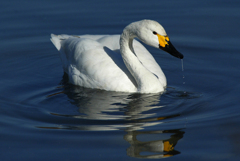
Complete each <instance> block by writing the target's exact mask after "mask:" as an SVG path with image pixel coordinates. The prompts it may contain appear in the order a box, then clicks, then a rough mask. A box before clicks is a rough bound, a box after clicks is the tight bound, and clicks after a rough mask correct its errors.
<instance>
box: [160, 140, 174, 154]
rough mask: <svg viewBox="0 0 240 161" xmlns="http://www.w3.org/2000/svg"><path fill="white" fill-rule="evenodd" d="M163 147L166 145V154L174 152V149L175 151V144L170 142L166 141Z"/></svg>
mask: <svg viewBox="0 0 240 161" xmlns="http://www.w3.org/2000/svg"><path fill="white" fill-rule="evenodd" d="M163 145H164V149H163V150H164V151H165V152H170V151H173V149H174V147H173V144H171V143H169V141H164V142H163Z"/></svg>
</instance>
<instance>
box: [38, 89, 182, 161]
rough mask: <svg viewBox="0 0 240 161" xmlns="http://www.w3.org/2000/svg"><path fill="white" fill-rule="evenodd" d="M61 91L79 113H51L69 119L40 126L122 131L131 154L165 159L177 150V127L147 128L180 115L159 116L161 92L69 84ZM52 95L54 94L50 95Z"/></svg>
mask: <svg viewBox="0 0 240 161" xmlns="http://www.w3.org/2000/svg"><path fill="white" fill-rule="evenodd" d="M63 93H64V94H66V95H67V96H68V98H69V100H70V102H71V104H73V105H74V106H75V107H77V108H78V113H77V114H76V115H68V114H60V113H51V115H54V116H58V117H65V118H69V119H68V120H69V121H68V122H67V123H66V124H64V125H58V126H57V127H39V128H47V129H71V130H88V131H110V130H122V131H125V132H126V134H125V135H124V136H123V138H124V140H125V141H127V142H128V143H129V144H130V146H129V147H128V148H127V155H129V156H131V157H137V158H164V157H170V156H173V155H176V154H179V153H180V152H178V151H176V150H174V147H175V145H176V144H177V142H178V140H180V139H181V138H182V137H183V134H184V132H183V131H181V130H180V129H175V130H169V129H168V130H157V131H152V130H151V131H147V129H149V128H150V129H153V127H154V126H159V125H160V124H164V123H165V122H169V120H171V119H174V118H175V117H178V116H179V114H174V115H170V116H163V115H162V116H160V114H159V112H158V110H159V109H161V108H163V107H164V106H162V105H160V97H161V95H160V94H130V95H129V94H127V93H120V92H107V91H103V90H96V89H86V88H83V87H76V86H72V85H65V86H64V91H63ZM53 96H55V95H54V94H53V95H50V97H53ZM159 127H161V126H159ZM154 128H155V129H156V127H154ZM161 128H162V127H161ZM153 136H154V137H153ZM146 139H150V140H146Z"/></svg>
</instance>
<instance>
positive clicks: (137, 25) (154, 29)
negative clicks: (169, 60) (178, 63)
mask: <svg viewBox="0 0 240 161" xmlns="http://www.w3.org/2000/svg"><path fill="white" fill-rule="evenodd" d="M126 28H127V29H128V28H129V29H130V30H131V31H132V32H133V35H134V37H137V38H139V39H140V40H141V41H142V42H143V43H145V44H147V45H150V46H153V47H156V48H160V49H162V50H164V51H166V52H167V53H169V54H171V55H173V56H175V57H177V58H180V59H183V55H182V54H181V53H180V52H178V51H177V50H176V49H175V47H174V46H173V45H172V43H171V42H170V40H169V37H168V36H167V33H166V31H165V30H164V28H163V27H162V25H160V24H159V23H158V22H156V21H153V20H142V21H137V22H133V23H132V24H130V25H129V26H127V27H126Z"/></svg>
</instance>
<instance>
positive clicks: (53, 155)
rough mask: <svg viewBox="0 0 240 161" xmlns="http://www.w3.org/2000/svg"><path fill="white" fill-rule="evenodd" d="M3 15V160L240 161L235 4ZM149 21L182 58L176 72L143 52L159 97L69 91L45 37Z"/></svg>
mask: <svg viewBox="0 0 240 161" xmlns="http://www.w3.org/2000/svg"><path fill="white" fill-rule="evenodd" d="M0 8H1V10H0V12H1V14H0V20H1V25H0V31H1V32H0V35H1V38H2V39H1V43H0V47H1V53H0V75H1V80H0V91H1V93H0V107H1V108H0V125H1V131H0V141H1V146H0V158H1V160H3V161H10V160H29V161H30V160H113V159H114V160H139V158H144V160H150V159H151V158H165V157H168V159H167V160H184V161H186V160H196V161H203V160H204V161H205V160H207V161H208V160H233V161H234V160H236V161H237V160H239V159H240V155H239V154H240V151H239V149H240V146H239V145H240V137H239V136H240V128H239V123H240V119H239V116H240V114H239V113H240V109H239V103H240V101H239V96H240V95H239V89H240V85H239V80H240V78H239V77H240V75H239V74H238V73H239V69H240V65H239V59H240V55H239V51H240V47H239V42H240V39H239V35H240V32H239V30H238V29H239V26H240V22H239V18H240V12H239V10H240V3H239V2H238V1H234V0H230V1H226V2H225V1H215V0H210V1H204V2H203V1H201V2H200V1H199V2H198V1H190V0H183V1H177V0H170V1H166V2H164V1H161V3H160V1H151V3H150V2H147V1H143V0H138V1H131V2H130V1H126V0H122V1H94V0H88V1H74V0H73V1H64V0H59V1H53V0H48V1H43V0H41V1H40V0H35V1H30V0H24V1H23V0H18V1H16V0H9V1H4V2H1V5H0ZM145 18H147V19H153V20H156V21H158V22H160V23H161V24H162V25H163V26H164V27H165V29H166V31H167V33H168V36H169V37H170V39H171V42H172V43H173V45H174V46H175V47H176V49H178V50H179V51H180V52H181V53H182V54H183V55H184V71H182V70H183V68H181V66H180V63H181V62H180V61H179V59H176V58H174V57H172V56H171V55H169V54H167V53H164V52H163V51H161V50H159V49H153V48H152V47H148V46H147V48H148V49H149V50H150V52H151V53H152V54H153V56H154V57H155V59H156V61H157V62H158V63H159V64H160V66H161V67H162V69H163V71H164V73H165V75H166V77H167V80H168V88H167V89H166V92H165V93H163V94H162V95H161V94H128V93H118V92H106V91H102V90H94V89H86V88H82V87H76V86H73V85H70V84H67V83H66V79H65V77H64V76H63V70H62V66H61V61H60V58H59V55H58V52H57V50H56V49H55V47H54V46H53V45H52V44H51V42H50V40H49V38H50V34H51V33H55V34H64V33H65V34H73V35H77V34H79V35H81V34H87V33H88V34H117V33H121V32H122V29H123V28H124V27H125V26H126V25H127V24H129V23H131V22H133V21H136V20H141V19H145ZM182 67H183V66H182ZM183 77H184V78H183ZM183 82H186V83H185V84H184V83H183Z"/></svg>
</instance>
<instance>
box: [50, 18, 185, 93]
mask: <svg viewBox="0 0 240 161" xmlns="http://www.w3.org/2000/svg"><path fill="white" fill-rule="evenodd" d="M136 37H137V38H138V39H140V40H141V41H142V42H144V43H145V44H147V45H150V46H153V47H156V48H161V49H163V50H164V51H166V52H168V53H170V54H171V55H173V56H175V57H178V58H180V59H182V58H183V55H182V54H181V53H179V52H178V51H177V50H176V49H175V48H174V47H173V45H172V44H171V42H170V41H169V38H168V36H167V34H166V32H165V30H164V28H163V27H162V26H161V25H160V24H159V23H158V22H156V21H152V20H142V21H138V22H133V23H131V24H130V25H128V26H127V27H126V28H125V29H124V30H123V33H122V35H121V36H120V35H95V36H94V35H81V36H70V35H54V34H51V41H52V43H53V44H54V45H55V46H56V48H57V49H58V50H59V51H60V56H61V60H62V64H63V69H64V72H66V73H67V74H68V77H69V81H70V83H72V84H74V85H79V86H83V87H87V88H98V89H104V90H108V91H121V92H139V93H158V92H163V91H164V89H165V87H166V85H167V83H166V77H165V75H164V73H163V72H162V70H161V68H160V67H159V65H158V64H157V63H156V61H155V60H154V58H153V57H152V55H151V54H150V53H149V52H148V50H147V49H146V48H145V47H144V46H143V45H142V44H141V43H139V42H138V41H136V40H134V38H136Z"/></svg>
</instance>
